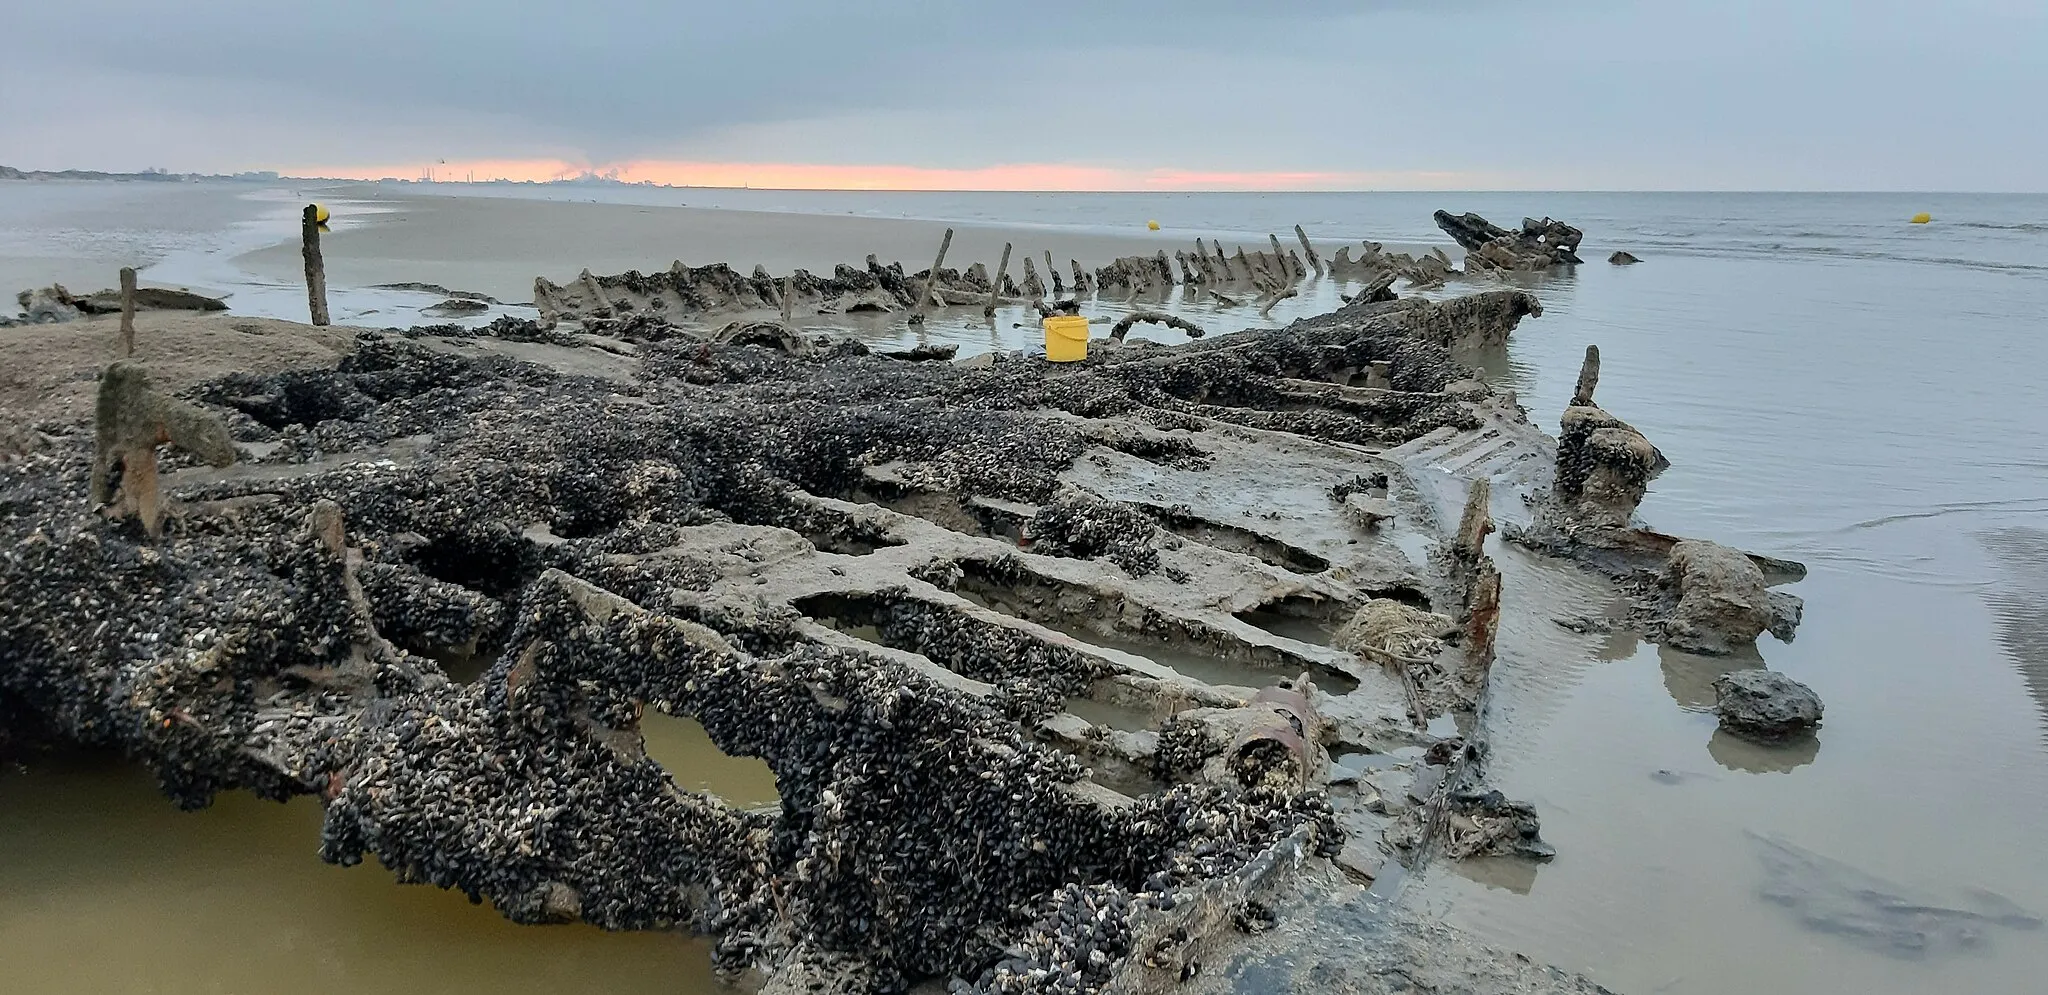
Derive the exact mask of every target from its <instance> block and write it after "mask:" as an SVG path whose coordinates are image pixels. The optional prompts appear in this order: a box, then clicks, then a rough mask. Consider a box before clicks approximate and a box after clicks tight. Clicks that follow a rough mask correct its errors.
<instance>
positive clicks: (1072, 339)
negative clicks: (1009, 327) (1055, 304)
mask: <svg viewBox="0 0 2048 995" xmlns="http://www.w3.org/2000/svg"><path fill="white" fill-rule="evenodd" d="M1039 324H1041V325H1044V326H1045V358H1047V359H1049V360H1052V361H1053V362H1055V363H1071V362H1073V361H1075V360H1077V359H1087V358H1088V319H1087V318H1086V317H1084V316H1082V315H1078V314H1056V315H1053V316H1052V317H1050V318H1046V319H1044V320H1042V321H1040V322H1039Z"/></svg>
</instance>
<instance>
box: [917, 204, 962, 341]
mask: <svg viewBox="0 0 2048 995" xmlns="http://www.w3.org/2000/svg"><path fill="white" fill-rule="evenodd" d="M952 246H953V229H951V228H948V229H946V237H945V238H942V239H940V240H939V254H938V257H937V258H935V259H933V260H932V271H931V274H930V275H929V276H927V277H926V278H925V281H924V290H923V291H921V292H919V294H918V295H917V309H916V310H914V311H912V312H911V314H910V323H911V324H913V325H922V324H924V314H925V311H926V310H928V309H929V308H930V307H931V303H932V299H933V298H935V297H936V296H938V292H939V267H941V266H944V265H946V250H947V249H949V248H952Z"/></svg>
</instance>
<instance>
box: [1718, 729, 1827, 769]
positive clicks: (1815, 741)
mask: <svg viewBox="0 0 2048 995" xmlns="http://www.w3.org/2000/svg"><path fill="white" fill-rule="evenodd" d="M1707 755H1708V756H1710V757H1713V758H1714V762H1715V763H1717V764H1720V765H1721V766H1723V767H1726V768H1728V769H1729V770H1736V771H1744V772H1747V773H1750V774H1784V773H1788V772H1791V771H1794V770H1798V769H1799V768H1801V767H1804V766H1806V765H1807V764H1810V763H1812V762H1813V760H1814V758H1815V757H1818V756H1820V737H1819V736H1818V735H1814V734H1811V733H1809V734H1807V735H1804V736H1798V737H1795V738H1793V739H1790V740H1787V741H1785V742H1783V743H1770V744H1764V743H1752V742H1750V741H1749V740H1746V739H1743V738H1742V737H1741V736H1737V735H1735V734H1734V733H1731V732H1728V731H1727V730H1725V729H1716V730H1714V735H1713V736H1712V737H1710V738H1709V739H1708V740H1707Z"/></svg>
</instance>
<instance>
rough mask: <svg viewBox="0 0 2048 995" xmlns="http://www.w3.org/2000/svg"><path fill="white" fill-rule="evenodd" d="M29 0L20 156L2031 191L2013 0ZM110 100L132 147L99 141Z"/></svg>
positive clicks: (17, 56)
mask: <svg viewBox="0 0 2048 995" xmlns="http://www.w3.org/2000/svg"><path fill="white" fill-rule="evenodd" d="M24 4H25V0H0V5H15V6H22V8H23V9H20V10H18V11H15V10H10V11H9V14H8V17H9V25H10V27H14V26H16V25H17V24H18V25H19V26H20V30H19V31H18V32H17V34H16V36H17V37H29V38H34V39H37V40H38V43H37V44H33V45H27V46H20V47H19V48H17V49H16V50H15V51H13V52H11V53H10V58H9V59H8V60H6V61H0V162H8V161H10V160H13V161H19V162H22V163H23V164H30V165H35V164H42V165H49V166H71V165H79V166H97V167H100V168H134V167H136V166H139V165H143V164H150V165H164V166H170V167H172V168H188V169H200V168H204V169H221V168H234V167H238V166H253V165H264V164H270V165H276V164H306V165H312V164H325V165H345V164H350V163H356V164H365V165H370V164H377V165H382V164H389V163H402V162H418V161H425V160H431V159H432V158H434V157H448V158H457V157H465V158H546V157H561V158H566V159H570V160H579V159H580V160H584V161H590V162H597V163H605V162H616V161H624V160H630V159H636V158H649V157H671V158H674V157H691V158H704V159H718V160H726V161H760V160H778V161H800V162H813V163H907V164H912V165H926V166H962V167H971V166H982V165H991V164H1000V163H1018V162H1052V161H1058V162H1078V163H1084V164H1091V165H1116V166H1129V167H1137V168H1145V167H1151V166H1162V167H1180V168H1189V169H1198V170H1199V169H1213V170H1297V171H1320V172H1344V173H1368V174H1370V173H1383V172H1388V171H1402V170H1434V171H1444V172H1454V173H1460V174H1464V175H1472V176H1475V177H1479V179H1478V180H1476V181H1475V182H1480V183H1485V184H1494V183H1499V184H1505V185H1515V186H1551V187H1573V188H1583V187H1588V186H1593V187H1687V188H1729V187H1739V188H1757V187H1797V188H1827V189H1869V188H1890V189H1898V188H1919V189H1928V188H1951V189H1953V188H1964V189H2040V188H2042V187H2043V186H2044V185H2048V174H2043V173H2042V171H2041V170H2040V168H2039V165H2038V164H2039V163H2040V162H2042V161H2044V160H2048V133H2044V132H2043V131H2042V129H2040V128H2038V127H2035V126H2033V124H2032V122H2033V121H2034V120H2035V119H2036V118H2038V117H2039V114H2038V110H2037V108H2035V107H2034V106H2033V105H2034V103H2036V102H2037V100H2036V98H2035V97H2034V95H2035V94H2039V93H2044V92H2048V59H2043V58H2042V57H2041V54H2040V53H2041V52H2043V51H2048V4H2042V3H2040V2H2039V0H1948V2H1945V3H1943V4H1940V5H1926V4H1917V3H1907V2H1902V0H1802V2H1800V3H1782V2H1765V0H1655V2H1651V0H1635V2H1631V0H1551V2H1547V3H1542V4H1534V3H1509V2H1465V3H1453V2H1438V3H1428V2H1420V0H1418V2H1380V3H1356V2H1353V3H1337V2H1319V0H1299V2H1295V3H1289V4H1280V5H1270V6H1266V5H1252V4H1245V3H1239V2H1227V0H1179V2H1173V3H1167V2H1154V0H1145V2H1134V3H1111V2H1095V3H1088V2H1081V0H1043V2H1038V3H1029V4H1019V3H1009V4H1003V5H991V4H984V3H965V2H960V3H944V2H934V3H908V2H896V3H886V4H885V3H863V4H856V3H849V2H826V0H803V2H797V3H781V4H753V5H746V4H738V3H721V4H715V5H714V4H698V3H690V4H655V3H626V2H603V3H590V4H582V5H572V4H561V5H550V6H548V7H546V8H540V9H537V8H533V7H530V6H522V7H518V8H512V9H507V7H506V5H502V4H489V3H483V2H481V0H466V2H446V3H424V2H415V3H396V2H391V0H365V2H361V3H354V4H348V5H345V6H344V5H341V4H322V5H305V4H290V3H281V2H278V0H268V2H264V3H256V2H250V0H225V2H215V3H200V4H196V5H183V6H178V5H170V4H164V3H162V2H160V0H152V2H143V0H68V2H51V3H46V4H43V5H40V6H36V7H26V6H24ZM115 122H122V123H123V125H122V126H123V127H137V126H138V124H137V123H138V122H140V123H141V124H140V127H142V128H143V132H142V133H143V134H146V135H147V136H149V139H150V141H149V142H148V143H146V144H145V143H137V144H135V145H134V146H132V147H131V146H124V145H122V144H120V143H110V142H108V141H106V140H105V136H106V135H108V134H111V133H114V132H112V131H110V130H109V128H110V125H111V124H113V123H115ZM17 148H18V149H22V150H24V151H22V152H16V151H12V150H13V149H17ZM136 149H141V150H142V151H135V150H136ZM133 156H141V157H142V158H141V160H140V161H136V160H134V159H133V158H122V157H133ZM30 160H34V161H33V162H31V161H30Z"/></svg>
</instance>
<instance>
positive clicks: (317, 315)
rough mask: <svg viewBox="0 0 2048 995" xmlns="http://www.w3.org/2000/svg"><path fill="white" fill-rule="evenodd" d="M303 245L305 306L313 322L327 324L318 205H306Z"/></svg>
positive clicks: (325, 278) (325, 288)
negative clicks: (311, 315)
mask: <svg viewBox="0 0 2048 995" xmlns="http://www.w3.org/2000/svg"><path fill="white" fill-rule="evenodd" d="M301 236H302V237H303V239H304V245H302V246H301V247H300V251H301V252H302V253H303V254H304V255H305V257H306V306H307V308H308V309H310V310H311V311H312V312H313V324H315V325H325V324H327V265H326V264H325V263H323V262H321V260H320V206H319V205H317V204H307V205H306V215H305V225H304V227H303V229H302V231H301Z"/></svg>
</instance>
